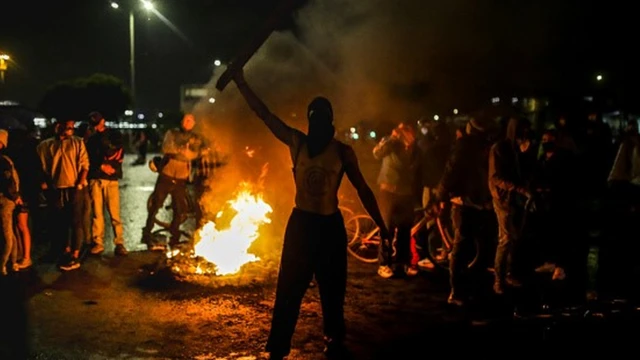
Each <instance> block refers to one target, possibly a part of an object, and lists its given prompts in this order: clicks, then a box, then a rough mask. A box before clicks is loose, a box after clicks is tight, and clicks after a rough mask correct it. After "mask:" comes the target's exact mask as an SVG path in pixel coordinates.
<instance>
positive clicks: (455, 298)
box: [436, 118, 493, 306]
mask: <svg viewBox="0 0 640 360" xmlns="http://www.w3.org/2000/svg"><path fill="white" fill-rule="evenodd" d="M489 127H490V124H489V122H488V121H487V120H485V119H483V118H477V119H476V118H472V119H471V120H470V121H469V122H468V123H467V125H466V128H465V136H463V137H462V138H460V139H459V140H458V141H456V142H455V145H454V148H453V151H452V153H451V155H450V157H449V159H448V161H447V164H446V166H445V169H444V173H443V175H442V178H441V179H440V183H439V185H438V188H437V191H436V195H437V197H438V199H439V201H440V209H445V208H446V207H447V206H448V205H451V222H452V225H453V228H454V240H453V249H452V250H451V253H450V257H449V281H450V284H451V293H450V294H449V298H448V300H447V301H448V303H449V304H452V305H455V306H462V305H464V302H465V299H466V298H467V297H468V296H469V284H470V281H468V279H469V277H468V275H469V273H468V271H467V264H468V263H469V260H470V259H471V258H472V257H473V256H472V248H473V244H474V240H476V239H478V238H479V237H481V236H482V235H485V234H484V229H485V228H486V224H487V223H490V222H491V221H492V219H491V217H492V216H493V214H492V212H491V194H490V193H489V186H488V184H487V179H488V177H487V174H488V169H487V166H488V156H489V148H490V147H491V142H490V141H489V140H488V133H489V132H488V130H489Z"/></svg>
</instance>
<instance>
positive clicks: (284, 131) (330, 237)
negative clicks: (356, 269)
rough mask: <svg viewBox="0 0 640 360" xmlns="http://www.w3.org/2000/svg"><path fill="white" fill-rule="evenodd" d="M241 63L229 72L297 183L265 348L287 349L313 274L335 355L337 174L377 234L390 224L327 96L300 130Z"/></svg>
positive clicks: (343, 260) (340, 292) (339, 307)
mask: <svg viewBox="0 0 640 360" xmlns="http://www.w3.org/2000/svg"><path fill="white" fill-rule="evenodd" d="M239 70H240V71H238V72H236V73H235V77H234V80H235V82H236V84H237V86H238V89H239V90H240V93H241V94H242V95H243V96H244V98H245V100H246V101H247V103H248V104H249V106H250V107H251V109H252V110H253V111H254V112H255V113H256V114H257V115H258V116H259V117H260V118H261V119H262V121H264V123H265V124H266V125H267V127H268V128H269V129H270V130H271V132H272V133H273V134H274V135H275V136H276V137H277V138H278V140H280V141H282V142H283V143H284V144H286V145H287V146H288V147H289V151H290V154H291V159H292V161H293V176H294V180H295V186H296V195H295V208H294V209H293V212H292V214H291V217H290V218H289V222H288V224H287V229H286V232H285V238H284V245H283V249H282V258H281V261H280V271H279V274H278V285H277V289H276V301H275V306H274V310H273V322H272V325H271V333H270V335H269V339H268V341H267V346H266V349H267V351H268V352H269V353H270V354H271V359H282V358H284V357H285V356H287V355H288V354H289V351H290V347H291V338H292V336H293V331H294V329H295V326H296V322H297V319H298V314H299V311H300V304H301V302H302V298H303V297H304V294H305V292H306V290H307V287H308V286H309V282H310V281H311V280H312V278H313V277H315V279H316V281H317V283H318V287H319V290H320V298H321V302H322V313H323V320H324V335H325V345H326V347H325V353H326V354H327V355H328V356H340V354H342V353H343V350H344V347H343V345H342V343H343V340H344V337H345V324H344V311H343V305H344V297H345V291H346V282H347V252H346V251H347V235H346V230H345V226H344V219H343V218H342V215H341V213H340V211H339V210H338V196H337V193H338V188H339V187H340V182H341V180H342V176H343V174H345V173H346V175H347V177H348V178H349V180H350V181H351V183H352V184H353V185H354V187H355V188H356V190H357V191H358V196H359V197H360V199H361V201H362V203H363V205H364V207H365V208H366V209H367V211H368V212H369V214H370V215H371V216H372V217H373V219H374V221H375V222H376V224H377V225H378V226H379V227H380V231H381V236H382V238H383V239H388V238H389V236H388V231H387V229H386V227H385V224H384V222H383V221H382V216H381V215H380V210H379V209H378V204H377V202H376V199H375V197H374V195H373V192H372V191H371V189H370V188H369V186H368V185H367V183H366V182H365V180H364V177H363V176H362V173H361V172H360V168H359V166H358V160H357V158H356V155H355V153H354V151H353V149H352V148H351V147H350V146H348V145H346V144H343V143H342V142H340V141H338V140H336V139H334V133H335V129H334V127H333V110H332V107H331V103H330V102H329V100H327V99H326V98H323V97H317V98H315V99H314V100H313V101H312V102H311V103H310V104H309V107H308V112H307V116H308V119H309V132H308V134H306V135H305V134H303V133H302V132H300V131H298V130H296V129H293V128H291V127H289V126H288V125H286V124H285V123H284V122H283V121H282V120H280V119H279V118H278V117H277V116H276V115H274V114H273V113H271V112H270V111H269V109H268V108H267V107H266V105H265V104H264V103H263V102H262V100H260V98H258V96H257V95H256V94H255V93H254V92H253V90H251V89H250V88H249V86H248V85H247V83H246V82H245V79H244V75H243V73H242V71H241V69H239Z"/></svg>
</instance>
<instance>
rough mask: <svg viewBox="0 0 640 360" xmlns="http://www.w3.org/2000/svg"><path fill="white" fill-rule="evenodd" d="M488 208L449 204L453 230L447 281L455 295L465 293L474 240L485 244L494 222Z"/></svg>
mask: <svg viewBox="0 0 640 360" xmlns="http://www.w3.org/2000/svg"><path fill="white" fill-rule="evenodd" d="M492 217H493V213H492V211H490V210H480V209H476V208H473V207H470V206H459V205H452V206H451V223H452V225H453V230H454V238H453V248H452V249H451V253H450V254H449V282H450V285H451V291H452V292H454V293H455V294H456V295H459V296H464V295H466V292H467V288H468V286H467V285H468V284H469V279H468V276H467V275H468V274H469V271H468V270H469V269H468V265H469V263H471V261H472V260H473V257H474V256H475V251H482V250H483V249H477V250H476V249H475V246H474V244H475V242H476V240H478V242H479V243H480V244H481V246H482V244H486V243H487V242H486V239H485V238H486V237H487V236H489V235H488V234H489V227H490V226H492V225H493V224H495V220H493V219H492Z"/></svg>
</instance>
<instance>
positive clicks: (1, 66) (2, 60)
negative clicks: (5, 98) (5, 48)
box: [0, 54, 11, 84]
mask: <svg viewBox="0 0 640 360" xmlns="http://www.w3.org/2000/svg"><path fill="white" fill-rule="evenodd" d="M9 60H11V56H9V55H7V54H0V83H1V84H4V72H5V70H7V62H9Z"/></svg>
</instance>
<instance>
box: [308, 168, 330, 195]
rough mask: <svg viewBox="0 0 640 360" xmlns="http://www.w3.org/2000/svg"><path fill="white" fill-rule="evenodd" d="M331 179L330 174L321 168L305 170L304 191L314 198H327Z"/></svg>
mask: <svg viewBox="0 0 640 360" xmlns="http://www.w3.org/2000/svg"><path fill="white" fill-rule="evenodd" d="M329 177H330V174H329V172H328V171H327V170H326V169H324V168H322V167H320V166H312V167H310V168H308V169H305V171H304V174H303V179H304V182H303V184H304V191H305V192H306V193H307V194H309V195H310V196H312V197H322V196H325V195H326V194H327V191H328V187H329Z"/></svg>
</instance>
